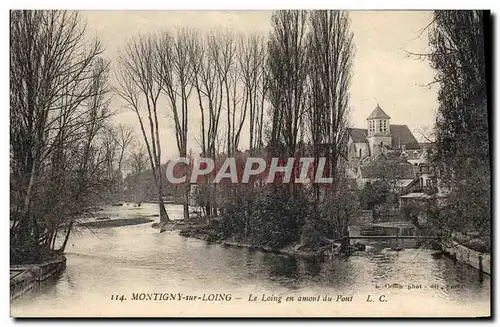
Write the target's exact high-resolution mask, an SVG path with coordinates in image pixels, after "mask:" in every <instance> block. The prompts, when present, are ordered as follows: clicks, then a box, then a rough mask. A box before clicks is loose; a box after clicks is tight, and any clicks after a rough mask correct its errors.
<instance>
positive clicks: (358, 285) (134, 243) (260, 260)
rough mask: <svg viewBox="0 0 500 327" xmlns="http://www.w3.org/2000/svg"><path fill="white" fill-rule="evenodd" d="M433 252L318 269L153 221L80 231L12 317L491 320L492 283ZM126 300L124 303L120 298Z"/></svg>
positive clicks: (364, 256) (117, 211) (130, 210)
mask: <svg viewBox="0 0 500 327" xmlns="http://www.w3.org/2000/svg"><path fill="white" fill-rule="evenodd" d="M167 211H168V212H169V214H170V216H171V218H173V219H179V218H180V217H181V216H182V206H178V205H168V206H167ZM105 213H106V214H107V215H109V216H111V217H122V218H126V217H137V216H150V215H152V214H156V213H157V206H156V205H153V204H144V205H143V206H142V207H140V208H134V207H133V206H131V205H129V206H124V207H113V208H107V209H106V211H105ZM153 219H156V220H157V218H153ZM432 252H433V251H430V250H420V249H407V250H404V251H401V252H390V251H385V250H382V251H377V252H369V253H359V254H356V255H353V256H351V257H348V258H345V259H335V260H332V261H328V262H324V263H314V262H306V261H301V260H295V259H292V258H289V257H285V256H279V255H274V254H266V253H260V252H251V251H249V250H247V249H238V248H226V247H223V246H222V245H219V244H208V243H207V242H204V241H201V240H197V239H192V238H184V237H181V236H179V235H178V232H177V231H173V232H164V233H162V234H160V233H158V230H155V229H153V228H151V224H150V223H147V224H141V225H133V226H123V227H115V228H100V229H92V230H88V229H79V230H78V231H75V232H74V233H73V235H72V236H71V238H70V241H69V244H68V247H67V255H66V256H67V268H66V270H65V272H64V273H63V274H62V275H61V276H60V277H59V278H57V279H55V280H53V281H49V282H47V283H45V284H44V285H42V286H41V287H40V288H39V289H38V290H36V291H33V292H30V293H27V294H25V295H23V296H22V297H20V298H19V299H16V300H14V301H13V302H12V303H11V315H13V316H31V317H33V316H35V317H42V316H43V317H46V316H127V317H138V316H160V317H167V316H269V315H271V316H334V317H335V316H370V317H374V316H450V315H452V316H484V315H489V314H490V278H489V277H488V276H485V277H484V279H483V281H480V280H479V278H478V272H477V271H476V270H474V269H473V268H470V267H468V266H466V265H463V264H460V263H454V262H453V261H452V260H450V259H448V258H440V259H435V258H433V256H432V255H431V253H432ZM142 293H144V294H142ZM148 293H149V300H148ZM153 293H161V294H162V295H161V296H162V299H158V298H156V299H155V298H154V296H155V295H154V294H153ZM164 293H175V294H179V293H180V295H175V296H174V295H169V294H164ZM222 293H223V294H222ZM215 294H219V295H217V296H216V295H215ZM121 295H123V299H124V300H123V301H119V300H118V301H116V300H111V297H112V296H114V297H116V296H118V298H120V297H121ZM156 296H157V297H158V296H160V295H156ZM178 296H180V297H181V300H178V299H177V297H178ZM186 296H189V297H191V296H192V297H193V298H192V299H191V300H190V299H188V298H186ZM134 297H136V299H135V300H134V299H133V298H134ZM216 297H217V298H218V300H217V301H214V300H213V299H215V298H216ZM287 297H289V298H288V301H287ZM292 297H293V300H292ZM301 297H308V298H306V300H309V301H305V302H304V301H299V300H300V299H303V298H301ZM194 298H196V299H195V300H193V299H194ZM209 299H210V300H212V301H208V300H209ZM224 299H225V300H224ZM250 300H254V301H250Z"/></svg>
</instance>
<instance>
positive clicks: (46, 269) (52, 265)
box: [10, 255, 66, 300]
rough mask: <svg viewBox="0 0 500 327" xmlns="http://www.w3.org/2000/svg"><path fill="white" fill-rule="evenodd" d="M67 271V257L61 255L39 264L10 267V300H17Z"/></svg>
mask: <svg viewBox="0 0 500 327" xmlns="http://www.w3.org/2000/svg"><path fill="white" fill-rule="evenodd" d="M64 269H66V257H65V256H64V255H59V256H57V257H54V258H52V259H50V260H47V261H45V262H42V263H37V264H25V265H12V266H10V299H11V300H13V299H16V298H18V297H20V296H21V295H23V294H24V293H26V292H28V291H30V290H32V289H34V288H36V287H37V286H38V285H40V284H41V283H42V282H44V281H46V280H48V279H50V278H53V277H57V276H58V275H60V274H61V273H62V272H63V271H64Z"/></svg>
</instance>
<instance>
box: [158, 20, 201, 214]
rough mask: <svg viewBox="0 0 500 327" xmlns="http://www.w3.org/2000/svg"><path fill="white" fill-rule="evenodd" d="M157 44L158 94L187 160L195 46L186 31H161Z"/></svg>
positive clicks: (186, 210)
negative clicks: (164, 98)
mask: <svg viewBox="0 0 500 327" xmlns="http://www.w3.org/2000/svg"><path fill="white" fill-rule="evenodd" d="M158 41H159V42H158V43H157V52H156V53H157V55H158V57H157V63H158V64H157V71H156V78H157V79H158V84H159V85H160V86H161V91H162V92H164V93H165V95H166V96H167V98H168V102H169V106H170V109H171V111H172V115H173V117H174V123H175V139H176V141H177V149H178V150H179V156H180V157H186V156H187V135H188V118H189V111H188V99H189V96H190V95H191V92H192V90H193V83H192V79H193V65H192V64H193V61H192V60H190V54H191V51H190V49H191V48H192V44H193V42H196V40H195V38H194V35H193V33H192V32H191V31H189V30H187V29H179V30H177V32H176V34H175V35H173V36H172V35H171V34H170V33H169V32H167V31H164V32H163V33H162V34H161V37H160V38H159V40H158ZM189 185H190V184H189V182H188V181H186V183H185V185H184V219H188V218H189V193H190V191H189V190H190V187H189Z"/></svg>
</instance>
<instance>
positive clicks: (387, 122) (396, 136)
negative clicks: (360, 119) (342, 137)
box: [347, 104, 421, 161]
mask: <svg viewBox="0 0 500 327" xmlns="http://www.w3.org/2000/svg"><path fill="white" fill-rule="evenodd" d="M366 122H367V128H366V129H364V128H349V129H348V134H349V138H348V143H347V146H348V158H349V160H350V161H351V160H356V159H358V160H362V159H363V158H366V157H376V156H377V155H379V154H381V153H388V152H394V151H401V152H402V153H404V154H405V155H408V157H410V158H411V157H415V156H417V155H420V152H421V147H420V145H419V143H418V141H417V140H416V139H415V136H413V134H412V132H411V131H410V129H409V128H408V126H407V125H391V117H389V115H388V114H386V113H385V112H384V110H382V108H380V106H379V105H378V104H377V107H376V108H375V110H373V112H372V113H371V114H370V116H368V118H366Z"/></svg>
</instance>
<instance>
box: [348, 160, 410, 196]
mask: <svg viewBox="0 0 500 327" xmlns="http://www.w3.org/2000/svg"><path fill="white" fill-rule="evenodd" d="M416 178H417V175H416V173H415V169H414V167H413V165H412V164H410V163H409V162H407V161H406V160H405V159H404V158H400V157H398V156H396V155H394V154H392V155H391V154H380V155H379V156H377V157H374V158H371V160H365V161H364V162H363V163H362V164H361V165H359V166H358V168H357V173H356V181H357V184H358V187H359V188H363V187H364V186H365V184H366V183H373V182H376V181H381V180H383V181H385V182H386V183H387V184H388V185H389V186H390V187H391V189H392V191H393V192H396V193H400V194H402V193H405V190H406V189H407V188H408V187H409V186H410V185H412V184H413V183H415V181H416Z"/></svg>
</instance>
